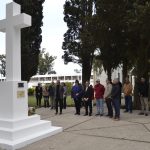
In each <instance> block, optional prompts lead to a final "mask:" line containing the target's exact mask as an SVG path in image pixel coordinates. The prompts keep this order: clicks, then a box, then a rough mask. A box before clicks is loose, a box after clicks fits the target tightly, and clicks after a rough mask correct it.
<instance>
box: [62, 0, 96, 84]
mask: <svg viewBox="0 0 150 150" xmlns="http://www.w3.org/2000/svg"><path fill="white" fill-rule="evenodd" d="M64 15H65V17H64V21H65V22H66V23H67V26H68V30H67V32H66V33H65V34H64V42H63V46H62V48H63V50H64V56H63V59H64V61H65V63H68V62H75V63H78V64H80V65H81V66H82V76H83V77H82V79H83V82H85V81H86V80H89V79H90V76H91V69H92V62H93V57H94V51H95V49H96V46H95V44H94V40H93V36H92V28H91V27H92V26H93V24H92V23H93V22H92V20H93V0H82V1H80V0H66V2H65V5H64ZM87 58H88V59H87Z"/></svg>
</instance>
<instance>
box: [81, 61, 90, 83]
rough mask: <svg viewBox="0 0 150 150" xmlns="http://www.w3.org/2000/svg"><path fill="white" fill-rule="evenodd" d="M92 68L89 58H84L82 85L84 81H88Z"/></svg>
mask: <svg viewBox="0 0 150 150" xmlns="http://www.w3.org/2000/svg"><path fill="white" fill-rule="evenodd" d="M91 70H92V60H91V58H86V59H84V60H83V62H82V85H85V82H86V81H90V78H91Z"/></svg>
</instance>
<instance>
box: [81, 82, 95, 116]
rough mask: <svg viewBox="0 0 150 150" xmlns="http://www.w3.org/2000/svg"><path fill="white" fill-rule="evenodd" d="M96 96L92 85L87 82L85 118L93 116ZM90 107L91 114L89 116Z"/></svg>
mask: <svg viewBox="0 0 150 150" xmlns="http://www.w3.org/2000/svg"><path fill="white" fill-rule="evenodd" d="M93 96H94V91H93V89H92V87H91V86H90V83H89V82H88V81H86V83H85V89H84V91H83V100H84V106H85V114H84V116H87V115H89V116H91V115H92V99H93ZM88 107H89V114H88Z"/></svg>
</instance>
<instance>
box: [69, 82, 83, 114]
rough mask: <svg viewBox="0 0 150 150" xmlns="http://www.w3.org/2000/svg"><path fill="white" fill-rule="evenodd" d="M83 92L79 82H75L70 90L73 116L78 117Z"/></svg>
mask: <svg viewBox="0 0 150 150" xmlns="http://www.w3.org/2000/svg"><path fill="white" fill-rule="evenodd" d="M82 95H83V90H82V86H81V85H80V84H79V81H78V80H76V81H75V85H74V86H73V87H72V89H71V98H72V99H73V100H74V103H75V108H76V113H75V115H80V108H81V100H82Z"/></svg>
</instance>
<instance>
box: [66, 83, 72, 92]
mask: <svg viewBox="0 0 150 150" xmlns="http://www.w3.org/2000/svg"><path fill="white" fill-rule="evenodd" d="M65 84H66V86H67V94H68V95H71V89H72V83H70V82H66V83H65Z"/></svg>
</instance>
